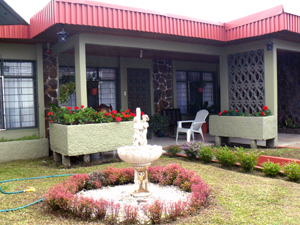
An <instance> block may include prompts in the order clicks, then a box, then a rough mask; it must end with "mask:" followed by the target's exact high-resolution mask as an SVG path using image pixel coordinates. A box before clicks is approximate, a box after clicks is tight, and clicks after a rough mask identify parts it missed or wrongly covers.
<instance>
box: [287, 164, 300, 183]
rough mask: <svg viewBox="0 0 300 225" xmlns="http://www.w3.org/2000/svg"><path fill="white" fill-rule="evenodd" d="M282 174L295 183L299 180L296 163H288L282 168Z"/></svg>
mask: <svg viewBox="0 0 300 225" xmlns="http://www.w3.org/2000/svg"><path fill="white" fill-rule="evenodd" d="M283 171H284V174H285V175H286V176H287V177H288V178H289V179H290V180H294V181H297V180H299V179H300V165H299V164H298V163H296V162H290V163H288V164H286V165H285V166H284V167H283Z"/></svg>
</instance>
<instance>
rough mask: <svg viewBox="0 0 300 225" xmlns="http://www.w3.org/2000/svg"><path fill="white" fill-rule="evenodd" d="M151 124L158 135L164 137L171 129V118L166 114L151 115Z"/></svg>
mask: <svg viewBox="0 0 300 225" xmlns="http://www.w3.org/2000/svg"><path fill="white" fill-rule="evenodd" d="M149 126H150V127H151V128H152V129H153V132H154V133H155V134H156V135H157V136H158V137H164V136H166V135H167V132H168V129H169V119H168V117H167V116H165V115H160V114H154V115H153V116H150V120H149Z"/></svg>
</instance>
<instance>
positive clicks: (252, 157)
mask: <svg viewBox="0 0 300 225" xmlns="http://www.w3.org/2000/svg"><path fill="white" fill-rule="evenodd" d="M261 154H262V153H258V154H257V151H250V152H249V153H247V152H245V151H244V149H243V148H242V147H241V148H237V153H236V155H237V161H238V162H239V163H240V164H241V167H242V168H243V170H244V171H245V172H251V171H252V170H253V168H254V166H256V165H257V162H258V158H259V156H260V155H261Z"/></svg>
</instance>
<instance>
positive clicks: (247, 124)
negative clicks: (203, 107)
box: [209, 115, 277, 148]
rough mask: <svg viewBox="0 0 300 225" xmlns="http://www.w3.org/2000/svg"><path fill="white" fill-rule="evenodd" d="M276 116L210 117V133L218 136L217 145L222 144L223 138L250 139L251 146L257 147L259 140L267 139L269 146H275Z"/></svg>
mask: <svg viewBox="0 0 300 225" xmlns="http://www.w3.org/2000/svg"><path fill="white" fill-rule="evenodd" d="M276 123H277V121H276V118H275V116H266V117H253V116H216V115H212V116H210V119H209V133H210V135H213V136H216V138H215V142H216V145H217V146H219V145H221V138H222V137H225V138H230V137H237V138H245V139H250V141H251V142H250V143H251V148H256V147H257V140H266V143H267V146H268V147H275V144H276V143H275V140H276V137H277V124H276Z"/></svg>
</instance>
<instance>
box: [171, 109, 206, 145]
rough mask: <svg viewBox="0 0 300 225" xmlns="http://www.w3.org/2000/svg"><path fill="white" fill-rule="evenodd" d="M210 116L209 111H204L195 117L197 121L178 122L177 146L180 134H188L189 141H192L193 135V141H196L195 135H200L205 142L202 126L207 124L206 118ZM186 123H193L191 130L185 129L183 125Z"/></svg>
mask: <svg viewBox="0 0 300 225" xmlns="http://www.w3.org/2000/svg"><path fill="white" fill-rule="evenodd" d="M207 116H208V111H207V110H205V109H202V110H200V111H198V112H197V115H196V117H195V120H185V121H178V122H177V124H178V125H177V132H176V144H177V139H178V133H186V135H187V138H186V140H187V141H191V135H192V137H193V140H195V136H194V133H195V132H196V133H199V134H200V135H201V137H202V139H203V142H204V137H203V133H202V129H201V126H202V124H203V123H206V122H205V119H206V117H207ZM184 123H191V126H190V128H184V127H183V124H184Z"/></svg>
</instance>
